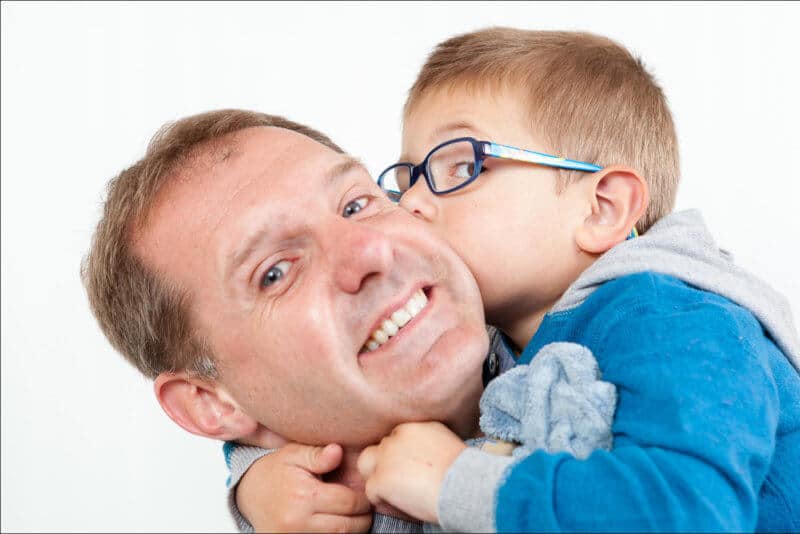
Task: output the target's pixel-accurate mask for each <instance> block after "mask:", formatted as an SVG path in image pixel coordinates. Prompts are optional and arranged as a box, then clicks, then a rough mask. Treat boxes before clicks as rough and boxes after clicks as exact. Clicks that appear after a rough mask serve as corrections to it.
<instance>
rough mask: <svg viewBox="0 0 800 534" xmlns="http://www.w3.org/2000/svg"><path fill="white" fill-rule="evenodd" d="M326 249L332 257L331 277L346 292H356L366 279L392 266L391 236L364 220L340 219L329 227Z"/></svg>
mask: <svg viewBox="0 0 800 534" xmlns="http://www.w3.org/2000/svg"><path fill="white" fill-rule="evenodd" d="M328 250H329V254H331V256H332V257H333V262H332V267H333V278H334V281H335V283H336V285H337V286H338V287H339V288H340V289H341V290H342V291H345V292H347V293H357V292H359V291H360V290H361V289H362V287H363V286H364V284H365V283H366V282H367V281H368V280H369V279H371V278H377V277H380V276H381V275H385V274H387V273H389V271H390V270H391V269H392V262H393V260H394V246H393V245H392V240H391V239H390V238H389V236H387V235H386V234H385V233H383V232H381V231H380V230H378V229H375V228H371V227H369V226H368V225H367V224H366V223H360V222H352V221H346V220H342V221H341V223H340V224H337V225H335V228H331V233H330V235H329V236H328Z"/></svg>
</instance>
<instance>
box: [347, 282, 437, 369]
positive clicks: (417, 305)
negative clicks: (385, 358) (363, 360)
mask: <svg viewBox="0 0 800 534" xmlns="http://www.w3.org/2000/svg"><path fill="white" fill-rule="evenodd" d="M427 304H428V297H427V295H425V291H424V290H423V289H419V290H417V291H416V292H415V293H414V294H413V295H411V298H409V299H408V301H406V303H405V304H403V305H402V306H401V307H400V308H398V309H397V310H395V311H394V312H392V314H391V315H390V316H389V317H387V318H385V319H384V320H383V321H381V324H380V326H378V328H376V329H375V331H373V332H372V334H371V335H370V337H369V339H368V340H367V342H366V343H364V346H363V347H361V350H360V351H359V354H362V353H365V352H371V351H373V350H376V349H378V348H379V347H380V346H381V345H383V344H385V343H387V342H388V341H389V339H391V338H392V337H394V336H396V335H397V333H398V332H399V331H400V330H402V328H403V327H404V326H405V325H407V324H408V323H409V322H410V321H411V319H413V318H414V317H416V316H417V315H419V313H420V312H421V311H422V310H423V309H424V308H425V306H427Z"/></svg>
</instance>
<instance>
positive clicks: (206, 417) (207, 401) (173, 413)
mask: <svg viewBox="0 0 800 534" xmlns="http://www.w3.org/2000/svg"><path fill="white" fill-rule="evenodd" d="M154 389H155V394H156V398H157V399H158V403H159V404H160V405H161V408H162V409H163V410H164V411H165V412H166V413H167V415H168V416H169V417H170V419H172V420H173V421H175V423H177V424H178V426H180V427H182V428H183V429H184V430H186V431H188V432H191V433H192V434H197V435H198V436H204V437H207V438H214V439H220V440H226V441H232V440H238V439H242V438H252V437H253V436H255V435H257V434H258V433H259V431H260V429H263V427H262V426H261V425H259V423H258V421H256V420H255V419H253V418H252V417H250V416H248V415H247V414H245V413H244V412H243V411H242V410H241V408H240V407H239V405H238V404H237V403H236V401H235V400H234V399H233V398H232V397H231V396H230V395H229V394H228V393H227V392H226V391H225V390H224V388H222V387H221V386H220V385H219V384H216V383H214V382H213V381H208V380H203V379H201V378H198V377H197V376H194V375H190V374H188V373H186V372H177V373H161V374H160V375H158V377H156V379H155V383H154Z"/></svg>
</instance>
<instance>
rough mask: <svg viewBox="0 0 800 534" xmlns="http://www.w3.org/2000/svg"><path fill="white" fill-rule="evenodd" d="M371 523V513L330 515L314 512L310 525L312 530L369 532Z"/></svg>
mask: <svg viewBox="0 0 800 534" xmlns="http://www.w3.org/2000/svg"><path fill="white" fill-rule="evenodd" d="M371 525H372V514H371V513H369V514H362V515H350V516H346V515H332V514H314V515H313V516H311V521H310V525H309V526H310V527H311V530H312V531H314V532H369V527H370V526H371Z"/></svg>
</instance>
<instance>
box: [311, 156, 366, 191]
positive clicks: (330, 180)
mask: <svg viewBox="0 0 800 534" xmlns="http://www.w3.org/2000/svg"><path fill="white" fill-rule="evenodd" d="M354 169H360V170H363V171H364V172H366V173H367V174H369V172H368V171H367V168H366V167H365V166H364V163H362V162H361V160H360V159H358V158H354V157H353V156H346V159H345V160H344V161H342V162H339V163H337V164H336V165H334V166H333V167H331V168H330V169H328V171H327V172H326V173H325V176H324V178H323V179H322V184H323V186H325V187H326V188H327V187H330V186H332V185H333V184H335V183H336V182H337V181H339V180H340V179H341V178H342V177H344V176H345V175H346V174H347V173H349V172H350V171H352V170H354Z"/></svg>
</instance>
